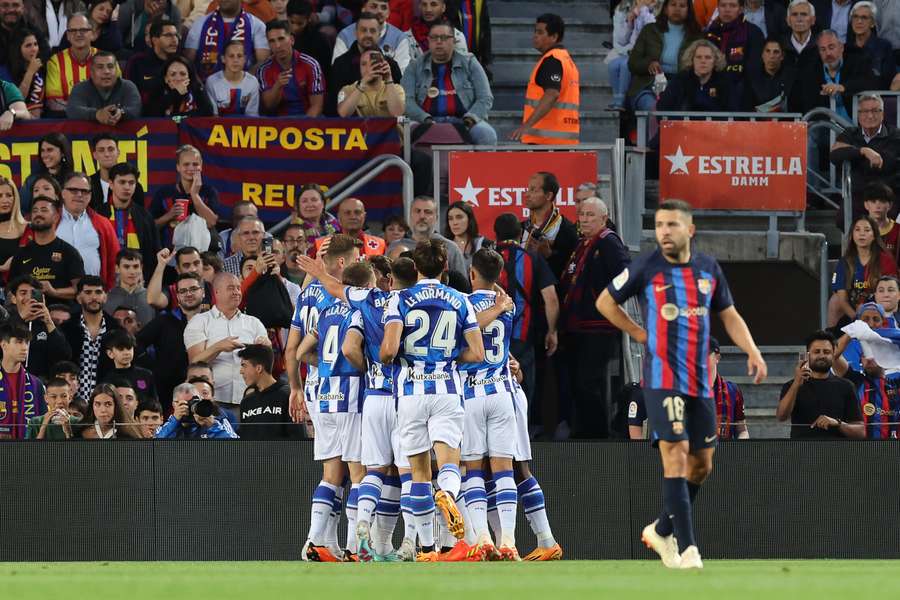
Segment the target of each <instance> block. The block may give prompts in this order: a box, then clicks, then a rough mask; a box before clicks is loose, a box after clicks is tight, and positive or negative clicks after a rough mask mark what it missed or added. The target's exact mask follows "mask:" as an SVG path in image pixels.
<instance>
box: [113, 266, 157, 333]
mask: <svg viewBox="0 0 900 600" xmlns="http://www.w3.org/2000/svg"><path fill="white" fill-rule="evenodd" d="M116 275H117V276H118V280H119V283H118V285H116V286H115V287H113V288H112V289H111V290H109V292H108V293H107V294H106V304H105V305H104V307H103V308H104V310H106V312H107V313H109V314H114V313H115V312H116V309H118V308H121V307H126V308H129V309H131V310H133V311H134V314H135V315H136V317H137V320H138V321H139V322H140V323H141V324H143V325H146V324H147V323H149V322H150V321H151V320H152V319H153V317H154V316H155V315H156V311H155V310H154V309H153V307H152V306H150V304H149V303H148V302H147V289H146V288H145V287H144V267H143V259H142V258H141V255H140V253H139V252H137V251H136V250H131V249H128V248H125V249H123V250H120V251H119V255H118V256H117V257H116Z"/></svg>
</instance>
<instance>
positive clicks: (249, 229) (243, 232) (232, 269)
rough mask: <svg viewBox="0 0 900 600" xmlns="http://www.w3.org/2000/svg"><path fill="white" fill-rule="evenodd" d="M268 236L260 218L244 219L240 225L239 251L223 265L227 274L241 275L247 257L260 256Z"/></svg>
mask: <svg viewBox="0 0 900 600" xmlns="http://www.w3.org/2000/svg"><path fill="white" fill-rule="evenodd" d="M265 234H266V228H265V226H264V225H263V222H262V221H260V220H259V218H258V217H244V219H243V220H241V222H240V223H238V228H237V235H238V244H239V246H238V248H237V251H236V252H235V253H234V254H232V255H231V256H229V257H228V258H226V259H225V261H224V263H223V264H222V267H223V269H224V270H225V272H226V273H231V274H232V275H235V276H238V277H239V276H240V274H241V262H242V261H243V259H244V257H245V256H251V257H255V256H257V255H258V254H259V252H260V248H261V247H262V241H263V238H264V237H265Z"/></svg>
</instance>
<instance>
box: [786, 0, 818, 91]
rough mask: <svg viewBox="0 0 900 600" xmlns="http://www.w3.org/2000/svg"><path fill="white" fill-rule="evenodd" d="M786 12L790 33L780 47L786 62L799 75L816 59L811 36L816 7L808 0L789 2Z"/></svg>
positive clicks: (814, 45)
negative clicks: (782, 48)
mask: <svg viewBox="0 0 900 600" xmlns="http://www.w3.org/2000/svg"><path fill="white" fill-rule="evenodd" d="M787 12H788V16H787V23H788V27H789V28H790V30H791V31H790V34H789V35H787V36H786V37H785V38H783V42H782V46H783V47H784V50H785V60H786V62H787V63H788V64H789V65H791V66H793V67H794V69H795V70H796V72H797V73H798V74H799V73H802V72H803V71H805V70H806V69H807V68H811V67H812V66H813V65H814V64H815V63H816V59H817V57H818V48H817V47H816V43H815V39H814V36H813V26H814V25H815V24H816V7H815V6H813V5H812V3H811V2H809V0H791V2H790V4H788V9H787Z"/></svg>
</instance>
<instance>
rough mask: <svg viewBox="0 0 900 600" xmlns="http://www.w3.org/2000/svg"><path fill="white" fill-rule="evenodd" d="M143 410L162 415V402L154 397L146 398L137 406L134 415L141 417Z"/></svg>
mask: <svg viewBox="0 0 900 600" xmlns="http://www.w3.org/2000/svg"><path fill="white" fill-rule="evenodd" d="M142 412H152V413H156V414H158V415H162V414H163V409H162V404H160V403H159V401H158V400H154V399H152V398H150V399H147V400H144V401H142V402H141V403H140V404H138V406H137V408H136V409H135V411H134V416H135V417H140V416H141V413H142Z"/></svg>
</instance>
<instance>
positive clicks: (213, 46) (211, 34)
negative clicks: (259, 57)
mask: <svg viewBox="0 0 900 600" xmlns="http://www.w3.org/2000/svg"><path fill="white" fill-rule="evenodd" d="M200 35H201V36H202V37H201V38H200V52H198V53H197V73H199V75H200V78H201V79H203V80H205V79H206V78H207V77H209V76H210V75H212V74H213V73H216V72H218V71H221V70H222V56H223V55H224V54H225V45H226V44H227V43H228V42H230V41H231V40H239V41H242V42H244V56H246V57H247V58H246V61H245V64H244V68H245V69H248V68H250V65H252V64H253V61H254V60H255V54H254V53H253V22H252V21H251V19H250V15H249V13H247V12H245V11H243V10H242V11H241V12H240V14H239V15H238V16H237V17H236V18H235V19H234V22H233V23H232V24H231V25H230V26H228V25H226V24H225V19H223V18H222V13H220V12H219V11H218V10H217V11H216V12H214V13H212V14H210V15H209V16H208V17H206V20H205V21H204V22H203V27H202V28H201V29H200Z"/></svg>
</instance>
